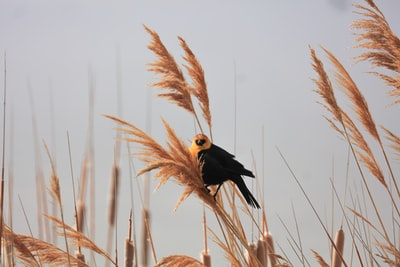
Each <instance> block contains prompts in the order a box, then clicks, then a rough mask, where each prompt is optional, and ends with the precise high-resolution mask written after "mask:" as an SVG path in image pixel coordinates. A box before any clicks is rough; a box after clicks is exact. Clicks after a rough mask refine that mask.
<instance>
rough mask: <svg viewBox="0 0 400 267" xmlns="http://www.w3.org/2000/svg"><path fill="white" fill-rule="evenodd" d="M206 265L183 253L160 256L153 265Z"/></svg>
mask: <svg viewBox="0 0 400 267" xmlns="http://www.w3.org/2000/svg"><path fill="white" fill-rule="evenodd" d="M186 266H190V267H207V266H206V265H204V264H203V263H201V262H200V261H198V260H196V259H194V258H192V257H189V256H185V255H171V256H168V257H165V258H162V259H161V260H160V261H159V262H158V263H157V264H156V265H155V266H154V267H186Z"/></svg>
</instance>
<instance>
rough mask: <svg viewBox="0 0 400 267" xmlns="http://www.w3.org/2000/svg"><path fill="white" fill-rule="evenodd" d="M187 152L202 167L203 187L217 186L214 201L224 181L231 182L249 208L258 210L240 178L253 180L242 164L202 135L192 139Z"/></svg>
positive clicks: (255, 202) (256, 204) (250, 173)
mask: <svg viewBox="0 0 400 267" xmlns="http://www.w3.org/2000/svg"><path fill="white" fill-rule="evenodd" d="M189 151H190V153H191V154H192V155H193V156H195V157H197V159H198V160H199V165H200V166H202V178H203V182H204V186H205V187H206V188H207V189H208V187H209V186H210V185H218V187H217V190H216V192H215V194H214V199H215V197H216V195H217V193H218V190H219V188H220V187H221V185H222V184H223V183H224V182H225V181H227V180H231V181H232V182H234V183H235V184H236V186H237V187H238V188H239V190H240V192H241V193H242V195H243V197H244V198H245V200H246V202H247V203H248V204H249V205H250V206H252V207H254V208H258V209H259V208H260V205H259V204H258V202H257V200H256V199H255V197H254V196H253V195H252V194H251V192H250V190H249V189H248V188H247V186H246V184H245V182H244V180H243V178H242V175H244V176H248V177H252V178H255V176H254V174H253V173H252V172H251V171H250V170H247V169H246V168H245V167H244V166H243V164H242V163H240V162H239V161H237V160H236V159H235V156H234V155H232V154H231V153H229V152H227V151H226V150H224V149H223V148H221V147H219V146H217V145H215V144H213V143H212V142H211V141H210V139H209V138H208V137H207V136H206V135H204V134H197V135H196V136H195V137H194V138H193V140H192V143H191V146H190V148H189Z"/></svg>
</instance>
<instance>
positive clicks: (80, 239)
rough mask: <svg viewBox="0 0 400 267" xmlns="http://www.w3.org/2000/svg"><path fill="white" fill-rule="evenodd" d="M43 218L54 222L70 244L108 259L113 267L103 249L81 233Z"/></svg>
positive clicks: (57, 221) (50, 217)
mask: <svg viewBox="0 0 400 267" xmlns="http://www.w3.org/2000/svg"><path fill="white" fill-rule="evenodd" d="M45 217H46V218H47V219H49V220H51V221H53V222H55V223H56V225H57V227H58V228H59V229H61V233H62V234H64V232H65V236H66V237H67V238H69V239H70V240H71V243H72V244H74V245H76V246H78V247H84V248H87V249H89V250H90V251H93V252H95V253H97V254H99V255H101V256H103V257H104V258H106V259H108V260H109V261H110V262H111V263H112V264H114V265H115V262H114V260H113V259H111V257H110V255H109V254H108V253H107V252H106V251H104V250H103V249H101V248H100V247H98V246H97V245H96V244H95V243H94V242H93V241H92V240H91V239H90V238H89V237H87V236H86V235H84V234H83V233H81V232H79V231H77V230H75V229H74V228H73V227H71V226H69V225H67V224H65V223H63V222H62V221H60V220H59V219H57V218H55V217H53V216H50V215H45Z"/></svg>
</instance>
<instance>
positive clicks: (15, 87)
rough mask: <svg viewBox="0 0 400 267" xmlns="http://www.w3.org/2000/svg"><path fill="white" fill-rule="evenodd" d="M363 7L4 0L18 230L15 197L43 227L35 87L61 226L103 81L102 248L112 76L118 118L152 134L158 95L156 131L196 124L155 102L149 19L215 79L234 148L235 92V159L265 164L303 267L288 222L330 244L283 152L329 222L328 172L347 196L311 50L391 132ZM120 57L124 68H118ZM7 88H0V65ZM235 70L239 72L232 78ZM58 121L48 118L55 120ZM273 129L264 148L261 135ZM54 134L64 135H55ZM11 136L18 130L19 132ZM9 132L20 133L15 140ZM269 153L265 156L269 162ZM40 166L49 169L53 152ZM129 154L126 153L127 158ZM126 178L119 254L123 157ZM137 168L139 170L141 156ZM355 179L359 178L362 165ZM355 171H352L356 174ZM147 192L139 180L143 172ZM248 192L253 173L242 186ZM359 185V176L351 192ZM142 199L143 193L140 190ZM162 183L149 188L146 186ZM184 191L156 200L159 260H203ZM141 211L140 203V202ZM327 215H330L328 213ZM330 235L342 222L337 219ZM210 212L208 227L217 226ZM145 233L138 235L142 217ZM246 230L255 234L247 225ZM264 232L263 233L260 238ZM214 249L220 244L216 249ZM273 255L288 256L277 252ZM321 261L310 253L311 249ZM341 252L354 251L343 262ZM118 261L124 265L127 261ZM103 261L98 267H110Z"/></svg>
mask: <svg viewBox="0 0 400 267" xmlns="http://www.w3.org/2000/svg"><path fill="white" fill-rule="evenodd" d="M361 2H362V1H354V2H353V1H346V0H340V1H335V0H324V1H321V0H309V1H251V2H250V1H247V2H245V1H236V0H235V1H182V0H180V1H178V0H173V1H113V2H109V1H45V0H43V1H35V2H31V1H26V0H18V1H5V0H2V1H1V3H0V36H1V42H0V51H1V53H2V56H1V61H2V62H3V59H4V53H5V51H6V54H7V90H8V91H7V112H8V116H7V118H8V121H7V126H8V131H7V135H8V138H7V149H8V153H7V158H6V162H9V161H10V140H12V144H13V146H12V147H13V154H12V156H13V157H12V159H13V165H14V169H13V172H14V179H15V180H14V187H13V189H14V213H13V219H14V227H15V231H17V232H22V233H28V228H27V225H26V223H25V221H24V219H23V215H22V211H21V207H20V206H19V204H18V201H17V200H18V197H17V196H18V195H19V196H20V197H21V199H22V202H23V204H24V207H25V209H26V211H27V216H28V218H29V220H30V223H31V224H32V226H33V229H34V233H36V232H37V230H36V227H35V225H36V216H38V214H37V210H36V204H35V203H36V201H35V198H36V195H35V166H34V162H35V161H34V155H35V152H34V145H33V144H34V139H33V134H32V119H31V115H32V114H31V109H32V107H31V104H30V101H29V93H28V92H29V89H28V88H30V90H31V92H32V95H33V100H34V110H35V113H36V119H37V127H38V134H39V136H38V139H39V142H40V145H41V141H42V139H43V140H45V141H46V142H47V143H48V144H49V146H50V148H51V150H52V151H53V153H55V156H56V161H57V167H58V173H59V176H60V179H61V183H62V188H63V198H64V205H65V209H66V220H67V222H68V223H70V224H72V223H73V211H72V208H71V207H72V197H71V196H72V189H71V181H70V172H69V160H68V148H67V138H66V132H67V131H68V132H69V134H70V137H71V148H72V157H73V169H74V173H75V176H76V177H75V179H77V178H78V176H79V172H80V167H81V162H82V159H83V153H84V149H85V142H86V135H87V129H88V123H87V120H88V109H89V108H88V102H89V98H88V80H89V78H88V77H89V73H91V74H92V76H93V77H94V80H95V96H94V98H95V104H94V139H95V160H96V173H95V175H96V193H97V196H96V197H97V199H98V201H97V204H98V206H97V209H96V215H97V217H98V221H97V226H96V227H97V231H96V241H97V242H98V244H99V245H100V246H101V247H104V248H105V247H106V245H105V244H106V241H105V238H106V236H105V234H104V235H102V233H105V232H106V226H107V224H106V221H105V218H106V212H105V210H106V209H105V208H103V207H106V201H107V198H106V197H105V196H106V195H107V193H108V184H109V176H110V170H111V164H112V160H113V146H114V136H115V132H114V124H113V123H111V122H110V121H108V120H107V119H105V118H104V117H102V116H101V114H114V115H115V114H117V105H116V104H117V94H116V83H117V82H116V69H117V66H119V68H120V69H121V81H122V84H121V88H122V118H124V119H126V120H128V121H130V122H132V123H134V124H135V125H137V126H139V127H141V128H145V127H146V110H147V109H148V107H147V105H148V103H149V99H151V100H152V104H151V107H152V116H151V129H152V135H153V136H154V137H155V138H156V139H157V140H160V141H162V140H164V133H165V131H164V129H163V126H162V123H161V116H162V117H163V118H165V119H166V120H167V121H168V122H170V123H171V125H172V126H173V127H174V128H175V130H176V132H177V134H178V135H179V136H181V137H182V138H183V139H184V140H188V144H189V140H190V139H191V138H192V136H193V135H194V134H195V132H194V129H193V121H192V118H191V116H189V115H188V114H186V113H185V112H184V111H182V110H181V109H178V108H176V107H175V106H173V105H171V104H169V103H167V102H166V101H165V100H163V99H157V98H154V97H149V96H154V95H155V94H156V91H155V89H151V88H148V84H149V83H151V82H152V81H154V80H155V79H156V77H155V75H153V73H150V72H147V71H146V68H147V66H146V64H147V63H149V62H151V61H153V60H154V59H155V57H154V55H153V54H152V53H151V52H150V51H149V50H148V49H147V45H148V43H149V41H150V38H149V35H148V34H147V33H146V32H145V30H144V29H143V24H145V25H147V26H148V27H150V28H152V29H153V30H155V31H157V32H158V33H159V35H160V37H161V39H162V40H163V42H164V44H165V45H166V47H167V48H168V49H169V50H170V52H171V53H172V54H173V55H174V56H175V57H176V59H177V60H178V61H179V62H182V60H181V55H182V50H181V49H180V47H179V42H178V40H177V38H176V37H177V36H178V35H179V36H182V37H183V38H184V39H185V40H186V42H187V43H188V45H189V46H190V47H191V49H192V50H193V52H194V53H195V54H196V56H197V57H198V59H199V60H200V62H201V64H202V66H203V68H204V71H205V75H206V80H207V84H208V90H209V96H210V104H211V112H212V115H213V135H214V136H213V137H214V141H215V143H217V144H218V145H220V146H222V147H224V148H226V149H227V150H228V151H231V152H233V149H234V142H235V140H234V134H233V132H234V86H235V79H236V88H237V135H236V136H237V139H236V147H237V150H236V155H237V158H238V159H239V160H240V161H242V162H243V163H244V164H245V165H246V166H248V167H249V168H251V167H252V165H253V164H252V157H251V153H254V157H255V160H256V165H257V170H256V171H257V173H258V174H259V177H258V179H260V180H261V173H262V171H261V170H262V166H263V168H264V170H265V195H264V197H265V201H266V212H267V216H268V219H269V223H270V230H271V232H272V234H273V235H274V237H275V238H276V241H277V242H279V245H280V246H282V247H283V248H284V249H285V250H286V252H287V253H288V254H289V255H292V258H291V260H292V261H293V263H294V265H298V264H299V262H298V260H297V259H296V258H295V257H294V255H293V253H292V252H291V248H290V246H289V244H288V242H287V240H286V239H287V237H288V234H287V233H286V232H285V230H284V227H283V226H282V225H281V223H280V222H279V220H278V216H277V215H279V216H280V217H281V218H282V219H283V220H284V221H285V222H286V223H287V225H288V226H289V227H291V230H292V231H293V232H294V231H295V227H294V219H293V215H292V207H291V205H292V204H293V206H294V208H295V210H296V215H297V216H298V217H297V219H298V223H299V227H300V231H301V234H302V244H303V247H304V249H305V251H306V252H307V253H309V251H310V250H309V249H310V248H312V249H316V250H317V251H318V252H320V253H321V254H322V255H323V256H325V258H326V259H329V256H328V253H329V249H328V240H327V238H326V236H325V235H324V233H323V231H322V228H321V227H320V225H319V224H318V222H317V219H316V218H315V216H314V215H313V214H312V213H311V209H310V207H309V206H308V204H307V203H306V202H305V199H304V197H303V196H302V194H301V192H300V190H299V188H298V187H297V185H296V184H295V182H294V180H293V179H292V177H291V176H290V173H289V171H288V169H287V168H286V167H285V165H284V163H283V161H282V159H281V158H280V156H279V154H278V152H277V149H276V147H278V148H279V149H280V150H281V151H282V152H283V154H284V155H285V157H286V159H287V160H288V161H289V163H290V164H291V167H292V168H293V170H294V171H295V173H296V174H297V175H298V177H299V178H300V180H301V182H302V184H303V186H304V188H305V189H306V190H307V192H308V193H309V196H310V198H311V200H312V201H313V202H314V204H315V205H316V208H317V210H318V212H319V213H320V215H321V216H323V217H325V216H327V218H328V219H327V220H328V221H329V223H330V222H331V221H330V214H331V213H330V211H329V208H330V201H331V190H330V183H329V177H331V176H332V169H334V175H335V179H336V180H337V181H338V190H339V192H340V194H343V180H344V175H345V168H346V160H347V158H346V157H347V147H346V145H345V143H344V142H343V141H342V140H340V139H339V138H338V136H337V134H336V133H335V132H334V131H333V130H332V129H330V128H329V125H328V124H327V122H326V121H325V120H324V119H323V117H322V115H323V114H326V112H325V111H324V110H323V109H322V107H321V106H320V105H318V104H317V103H316V102H317V101H318V100H319V98H318V96H317V95H316V94H315V93H314V92H313V91H312V90H313V89H315V86H314V84H313V83H312V81H311V78H313V77H316V75H315V73H314V72H313V71H312V67H311V64H310V63H311V59H310V55H309V48H308V45H311V46H313V47H314V48H316V50H317V53H318V55H319V56H320V57H321V58H322V59H323V60H324V62H325V65H326V66H327V70H332V67H331V66H330V65H329V64H328V61H327V60H326V58H325V57H324V56H323V53H322V51H321V49H320V48H319V45H323V46H324V47H326V48H327V49H329V50H330V51H331V52H333V53H334V54H335V55H336V56H337V58H338V59H339V60H341V61H342V62H343V64H344V65H345V66H346V67H347V68H348V70H349V72H350V74H352V75H354V76H353V77H354V79H355V81H356V83H357V84H359V86H360V88H362V89H363V92H364V93H365V96H366V98H367V100H369V101H368V102H369V103H370V106H371V107H370V108H371V111H372V113H373V114H374V116H375V119H376V121H377V123H378V124H385V125H387V126H388V127H389V128H391V129H393V130H394V131H396V130H397V132H398V130H400V129H399V127H398V125H397V124H395V121H394V118H395V117H394V116H393V115H391V114H393V113H394V112H395V111H397V109H398V108H397V107H387V105H388V104H389V103H390V102H391V100H390V99H388V98H387V97H386V96H384V91H385V90H386V88H385V87H384V86H383V85H382V82H381V81H379V80H377V79H376V78H370V77H369V76H368V75H367V74H365V72H366V71H369V69H368V65H367V64H354V61H353V60H352V57H354V56H355V55H357V54H359V53H360V51H358V50H354V49H352V46H353V45H354V44H355V43H354V36H353V34H352V31H351V29H350V27H349V26H350V24H351V22H352V21H353V20H354V19H356V18H357V17H358V15H357V14H355V13H354V12H353V11H354V10H355V8H354V7H353V6H352V4H356V3H361ZM379 6H380V7H381V10H382V11H383V13H384V14H385V15H386V17H387V19H388V21H389V22H390V23H391V26H392V27H393V30H394V31H395V32H399V31H400V28H399V27H400V26H399V23H398V22H399V20H398V13H399V10H400V2H398V1H395V0H391V1H385V2H379ZM118 61H119V64H117V62H118ZM1 70H2V74H1V81H2V82H3V80H4V75H3V68H2V69H1ZM235 70H236V77H235V75H234V74H235ZM50 113H53V114H52V115H51V114H50ZM263 127H264V138H265V140H264V142H265V146H264V148H262V147H261V144H262V137H261V136H262V134H261V133H262V128H263ZM396 127H397V128H396ZM52 129H55V131H54V135H53V134H52ZM11 131H12V132H11ZM11 134H13V136H12V137H11V136H10V135H11ZM263 149H264V153H265V160H264V162H262V157H261V156H262V151H263ZM40 150H41V159H40V160H41V162H42V166H43V170H44V172H45V175H46V179H47V177H48V173H49V171H50V168H49V164H48V160H47V158H46V157H45V154H44V150H43V148H42V147H40ZM124 153H126V151H125V150H124ZM121 164H122V166H121V167H122V183H121V189H120V199H119V202H120V206H119V217H118V220H119V222H118V228H119V229H118V231H119V234H118V238H119V240H120V242H119V246H120V247H119V249H120V251H122V244H123V238H124V237H125V235H126V231H127V230H126V225H127V218H128V215H129V208H130V193H129V177H128V161H127V159H126V154H124V158H123V159H122V163H121ZM135 164H136V167H137V168H140V167H141V166H142V165H141V164H140V162H138V161H136V160H135ZM353 171H354V170H353ZM353 174H354V175H355V176H356V177H358V175H357V172H354V173H353ZM138 179H139V183H140V184H142V182H143V178H142V177H139V178H138ZM246 181H247V182H248V185H249V186H250V181H249V179H247V180H246ZM354 183H358V180H357V179H355V181H352V182H351V184H352V185H353V184H354ZM134 185H135V189H134V193H135V196H137V189H136V185H137V184H136V182H134ZM154 187H155V183H152V185H151V190H152V189H153V188H154ZM181 192H182V188H180V187H178V186H177V185H175V184H173V183H167V184H166V185H164V186H163V187H162V188H161V189H160V190H159V191H157V192H155V193H152V194H151V201H150V202H151V204H150V205H151V217H152V229H153V238H154V242H155V246H156V251H157V256H158V258H159V259H160V258H161V257H164V256H167V255H170V254H187V255H189V256H192V257H198V255H199V253H200V251H201V250H202V232H201V231H202V228H201V214H202V205H201V203H200V201H199V200H198V199H196V198H195V197H194V196H192V197H190V198H189V199H188V200H186V201H185V202H184V203H183V204H182V205H181V206H180V208H179V209H178V210H177V212H176V213H173V208H174V206H175V203H176V201H177V199H178V198H179V195H180V193H181ZM135 201H136V207H135V215H137V217H139V208H140V207H139V200H138V198H136V197H135ZM325 210H326V211H325ZM336 218H337V219H336V221H335V222H334V224H335V225H334V228H338V226H339V218H340V216H339V214H337V216H336ZM214 220H215V218H214V217H213V216H209V222H210V224H211V225H213V226H214V228H215V229H217V226H216V224H215V222H214ZM136 222H137V230H140V228H139V226H140V224H139V219H138V218H136ZM246 231H247V233H248V234H249V236H251V227H250V225H248V228H247V229H246ZM256 237H257V236H254V238H256ZM209 243H211V244H212V242H209ZM278 253H281V252H280V251H278ZM211 254H212V256H213V265H214V266H229V264H227V263H224V258H223V253H222V252H221V250H220V249H219V248H218V247H216V246H215V245H211ZM307 256H308V257H309V260H310V261H311V265H314V262H313V259H312V256H310V254H308V255H307ZM345 256H346V255H345ZM120 260H122V259H121V258H120ZM102 264H103V263H102V262H100V263H99V262H98V265H99V266H101V265H102Z"/></svg>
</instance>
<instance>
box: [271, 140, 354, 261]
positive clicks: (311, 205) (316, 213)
mask: <svg viewBox="0 0 400 267" xmlns="http://www.w3.org/2000/svg"><path fill="white" fill-rule="evenodd" d="M277 150H278V153H279V155H280V156H281V158H282V160H283V161H284V163H285V165H286V167H287V168H288V169H289V171H290V173H291V174H292V177H293V178H294V180H295V181H296V183H297V185H298V186H299V188H300V190H301V192H302V193H303V195H304V197H305V198H306V200H307V202H308V204H309V205H310V207H311V209H312V210H313V212H314V214H315V216H316V217H317V219H318V221H319V223H320V224H321V226H322V228H323V230H324V231H325V234H326V235H327V236H328V238H329V241H330V242H331V244H332V246H333V247H334V248H335V249H337V248H336V245H335V242H334V241H333V239H332V237H331V235H330V234H329V231H328V229H327V228H326V226H325V225H324V223H323V222H322V219H321V217H320V216H319V215H318V212H317V210H316V209H315V207H314V205H313V204H312V202H311V200H310V198H309V197H308V195H307V193H306V191H305V190H304V188H303V186H302V185H301V183H300V181H299V179H298V178H297V176H296V174H295V173H294V172H293V170H292V169H291V168H290V166H289V163H288V162H287V160H286V158H285V157H284V156H283V154H282V152H281V151H280V150H279V148H277ZM339 256H340V259H341V260H342V262H343V265H344V266H345V267H347V263H346V262H345V260H344V259H343V257H342V255H339Z"/></svg>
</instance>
